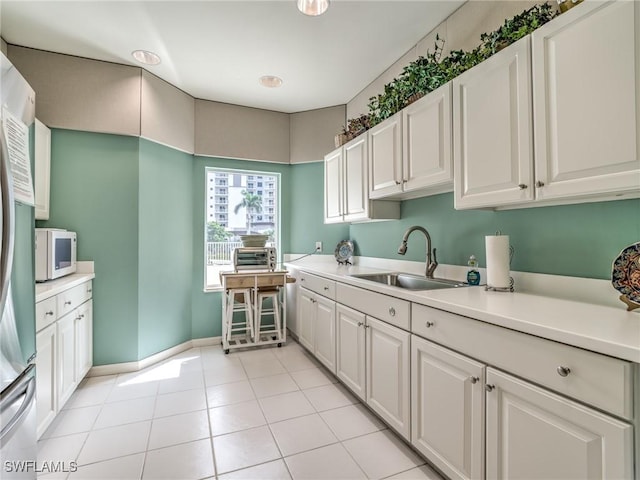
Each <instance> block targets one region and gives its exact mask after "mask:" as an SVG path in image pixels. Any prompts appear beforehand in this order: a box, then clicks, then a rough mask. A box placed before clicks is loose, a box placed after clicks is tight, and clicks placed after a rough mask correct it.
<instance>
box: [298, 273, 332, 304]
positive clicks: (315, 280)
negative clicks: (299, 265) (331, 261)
mask: <svg viewBox="0 0 640 480" xmlns="http://www.w3.org/2000/svg"><path fill="white" fill-rule="evenodd" d="M298 277H299V279H300V286H301V287H304V288H306V289H308V290H311V291H312V292H316V293H317V294H319V295H322V296H323V297H327V298H330V299H331V300H335V299H336V282H334V281H333V280H327V279H326V278H322V277H318V276H317V275H312V274H310V273H307V272H300V275H299V276H298Z"/></svg>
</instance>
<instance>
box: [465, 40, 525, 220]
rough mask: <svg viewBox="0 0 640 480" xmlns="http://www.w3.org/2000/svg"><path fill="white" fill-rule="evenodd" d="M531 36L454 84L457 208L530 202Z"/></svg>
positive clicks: (469, 72) (478, 66)
mask: <svg viewBox="0 0 640 480" xmlns="http://www.w3.org/2000/svg"><path fill="white" fill-rule="evenodd" d="M530 41H531V40H530V37H525V38H523V39H521V40H519V41H517V42H515V43H514V44H512V45H510V46H509V47H507V48H505V49H504V50H503V51H501V52H500V53H498V54H496V55H494V56H493V57H491V58H489V59H488V60H485V61H484V62H482V63H481V64H479V65H477V66H475V67H474V68H472V69H470V70H468V71H466V72H465V73H463V74H462V75H460V76H458V77H456V78H455V79H454V80H453V124H454V129H453V132H454V133H453V157H454V170H455V174H454V176H455V207H456V208H457V209H461V208H477V207H493V206H496V205H501V204H505V203H511V204H513V203H518V202H527V201H530V200H532V199H533V190H534V189H533V185H532V184H531V182H532V178H533V145H532V135H531V118H532V113H531V58H530Z"/></svg>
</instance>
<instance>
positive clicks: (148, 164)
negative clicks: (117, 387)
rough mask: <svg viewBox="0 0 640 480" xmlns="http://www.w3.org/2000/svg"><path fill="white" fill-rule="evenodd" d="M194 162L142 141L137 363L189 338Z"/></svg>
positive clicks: (184, 154)
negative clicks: (140, 359) (138, 360)
mask: <svg viewBox="0 0 640 480" xmlns="http://www.w3.org/2000/svg"><path fill="white" fill-rule="evenodd" d="M192 159H193V156H192V155H189V154H186V153H183V152H179V151H177V150H173V149H171V148H167V147H164V146H161V145H158V144H157V143H153V142H150V141H148V140H140V169H139V194H138V199H139V215H138V218H139V222H138V358H145V357H148V356H150V355H153V354H154V353H157V352H160V351H162V350H166V349H167V348H170V347H173V346H174V345H176V344H179V343H182V342H185V341H187V340H189V339H191V272H192V270H193V260H194V259H193V249H192V248H193V236H194V235H193V229H192V228H191V226H192V215H193V213H192V208H191V205H192V165H191V164H192Z"/></svg>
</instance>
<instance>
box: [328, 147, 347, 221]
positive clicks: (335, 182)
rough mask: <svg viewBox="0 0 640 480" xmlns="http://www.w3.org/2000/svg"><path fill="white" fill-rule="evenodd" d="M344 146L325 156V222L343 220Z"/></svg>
mask: <svg viewBox="0 0 640 480" xmlns="http://www.w3.org/2000/svg"><path fill="white" fill-rule="evenodd" d="M342 153H343V151H342V148H339V149H337V150H334V151H333V152H331V153H329V154H328V155H326V156H325V157H324V223H338V222H342V190H343V188H342Z"/></svg>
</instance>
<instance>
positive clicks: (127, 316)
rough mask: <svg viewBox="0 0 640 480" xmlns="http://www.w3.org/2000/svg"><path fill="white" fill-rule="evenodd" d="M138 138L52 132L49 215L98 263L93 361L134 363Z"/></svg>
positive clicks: (44, 224) (51, 221) (46, 224)
mask: <svg viewBox="0 0 640 480" xmlns="http://www.w3.org/2000/svg"><path fill="white" fill-rule="evenodd" d="M139 143H140V141H139V139H138V138H135V137H123V136H119V135H106V134H98V133H87V132H76V131H70V130H53V131H52V135H51V204H50V217H49V220H47V221H46V222H37V226H42V227H55V228H66V229H67V230H73V231H76V232H77V233H78V259H79V260H93V261H94V262H95V270H96V278H95V280H94V289H93V308H94V325H93V337H94V338H93V352H94V353H93V358H94V364H96V365H103V364H110V363H119V362H128V361H133V360H138V224H139V222H138V156H139V153H138V152H139Z"/></svg>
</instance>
